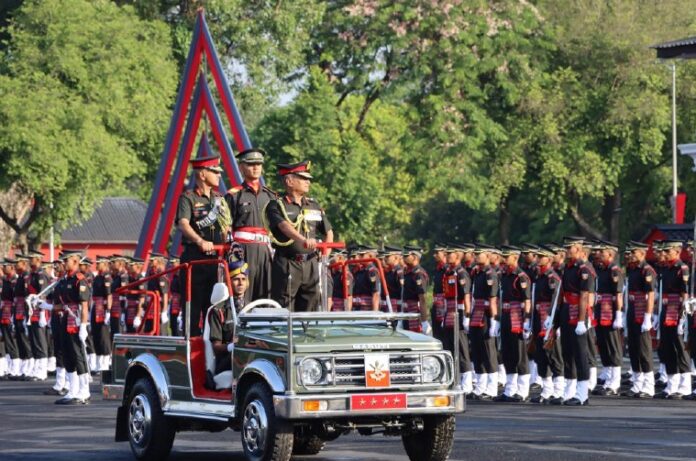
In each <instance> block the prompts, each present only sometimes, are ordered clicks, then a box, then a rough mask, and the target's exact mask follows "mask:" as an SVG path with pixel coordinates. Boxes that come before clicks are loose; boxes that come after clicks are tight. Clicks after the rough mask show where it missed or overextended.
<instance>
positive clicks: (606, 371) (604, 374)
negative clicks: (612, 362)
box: [597, 366, 611, 382]
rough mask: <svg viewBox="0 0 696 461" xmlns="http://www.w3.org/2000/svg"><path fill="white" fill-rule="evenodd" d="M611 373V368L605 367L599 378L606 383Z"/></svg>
mask: <svg viewBox="0 0 696 461" xmlns="http://www.w3.org/2000/svg"><path fill="white" fill-rule="evenodd" d="M610 373H611V367H605V366H603V367H602V371H600V372H599V376H598V377H597V378H598V379H601V380H602V381H605V382H606V380H608V379H609V376H610Z"/></svg>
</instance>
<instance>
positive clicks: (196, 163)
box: [191, 154, 222, 173]
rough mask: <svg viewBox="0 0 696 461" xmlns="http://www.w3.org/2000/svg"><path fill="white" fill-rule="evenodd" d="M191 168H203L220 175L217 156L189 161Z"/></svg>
mask: <svg viewBox="0 0 696 461" xmlns="http://www.w3.org/2000/svg"><path fill="white" fill-rule="evenodd" d="M191 166H192V167H193V169H194V170H200V169H203V168H205V169H206V170H211V171H216V172H218V173H222V167H220V156H219V155H217V154H215V155H209V156H207V157H198V158H195V159H191Z"/></svg>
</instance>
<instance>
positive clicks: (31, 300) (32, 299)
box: [24, 279, 60, 325]
mask: <svg viewBox="0 0 696 461" xmlns="http://www.w3.org/2000/svg"><path fill="white" fill-rule="evenodd" d="M59 281H60V279H56V280H54V281H53V282H52V283H50V284H49V285H48V286H47V287H46V288H44V289H43V290H41V292H40V293H37V294H34V295H29V296H27V297H26V298H24V303H25V304H26V305H27V314H28V315H27V317H28V321H27V325H31V316H32V315H33V314H34V304H36V302H37V301H39V300H41V299H43V296H44V295H46V294H47V293H48V292H49V291H50V290H53V288H54V287H55V286H56V285H58V282H59Z"/></svg>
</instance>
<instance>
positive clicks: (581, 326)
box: [575, 321, 587, 336]
mask: <svg viewBox="0 0 696 461" xmlns="http://www.w3.org/2000/svg"><path fill="white" fill-rule="evenodd" d="M585 333H587V324H585V322H584V321H582V322H578V326H576V327H575V334H576V335H578V336H582V335H584V334H585Z"/></svg>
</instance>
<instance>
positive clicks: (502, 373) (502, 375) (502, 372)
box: [496, 364, 507, 394]
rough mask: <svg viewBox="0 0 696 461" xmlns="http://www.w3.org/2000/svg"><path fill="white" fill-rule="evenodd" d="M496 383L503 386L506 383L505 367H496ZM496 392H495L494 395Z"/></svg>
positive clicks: (501, 365)
mask: <svg viewBox="0 0 696 461" xmlns="http://www.w3.org/2000/svg"><path fill="white" fill-rule="evenodd" d="M497 376H498V383H500V384H505V382H506V381H507V373H506V372H505V365H503V364H500V365H498V375H497ZM497 393H498V392H497V391H496V394H497Z"/></svg>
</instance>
